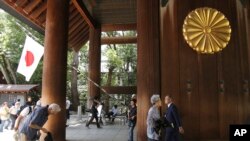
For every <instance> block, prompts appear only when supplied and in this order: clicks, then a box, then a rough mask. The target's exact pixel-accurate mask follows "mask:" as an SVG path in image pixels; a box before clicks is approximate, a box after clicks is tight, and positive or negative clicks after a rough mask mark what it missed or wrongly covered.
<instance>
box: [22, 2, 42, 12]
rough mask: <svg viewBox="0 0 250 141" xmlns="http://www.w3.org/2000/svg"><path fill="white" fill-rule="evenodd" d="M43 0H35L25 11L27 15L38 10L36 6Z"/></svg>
mask: <svg viewBox="0 0 250 141" xmlns="http://www.w3.org/2000/svg"><path fill="white" fill-rule="evenodd" d="M41 1H42V0H34V1H31V2H30V3H29V4H28V5H27V6H26V7H25V8H24V9H23V11H24V12H25V13H26V14H28V15H29V14H30V12H32V10H34V9H35V8H36V6H37V5H38V4H39V3H40V2H41Z"/></svg>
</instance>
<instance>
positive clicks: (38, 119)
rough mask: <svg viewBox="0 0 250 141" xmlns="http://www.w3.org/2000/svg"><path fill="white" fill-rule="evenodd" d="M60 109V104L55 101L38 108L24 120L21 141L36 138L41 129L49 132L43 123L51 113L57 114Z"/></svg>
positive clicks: (31, 140)
mask: <svg viewBox="0 0 250 141" xmlns="http://www.w3.org/2000/svg"><path fill="white" fill-rule="evenodd" d="M60 111H61V108H60V106H59V105H58V104H55V103H52V104H50V105H47V106H44V107H38V108H36V109H35V110H34V111H33V112H32V113H31V115H30V116H29V117H27V119H26V120H25V121H24V124H23V126H22V127H20V128H21V129H20V133H21V141H34V140H36V138H37V132H38V131H39V130H41V131H43V132H44V133H48V130H47V129H46V128H44V127H43V125H44V124H45V123H46V122H47V120H48V116H49V115H55V114H57V113H58V112H60Z"/></svg>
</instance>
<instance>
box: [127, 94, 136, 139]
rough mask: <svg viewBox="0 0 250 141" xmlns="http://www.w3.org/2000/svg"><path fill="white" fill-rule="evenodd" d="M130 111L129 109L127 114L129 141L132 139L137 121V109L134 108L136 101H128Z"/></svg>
mask: <svg viewBox="0 0 250 141" xmlns="http://www.w3.org/2000/svg"><path fill="white" fill-rule="evenodd" d="M130 105H131V107H130V109H129V111H130V112H129V114H128V120H129V121H128V126H129V138H128V140H129V141H133V138H134V128H135V125H136V119H137V107H136V100H135V99H132V100H131V101H130Z"/></svg>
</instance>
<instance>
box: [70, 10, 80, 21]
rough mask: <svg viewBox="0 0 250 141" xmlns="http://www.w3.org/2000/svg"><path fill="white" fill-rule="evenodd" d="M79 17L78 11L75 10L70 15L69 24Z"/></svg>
mask: <svg viewBox="0 0 250 141" xmlns="http://www.w3.org/2000/svg"><path fill="white" fill-rule="evenodd" d="M77 15H78V11H77V9H74V10H73V11H72V13H70V15H69V23H70V21H71V20H72V19H74V18H75V17H76V16H77Z"/></svg>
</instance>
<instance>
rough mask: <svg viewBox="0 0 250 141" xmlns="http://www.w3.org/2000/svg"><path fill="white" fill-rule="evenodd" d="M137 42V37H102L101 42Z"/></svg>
mask: <svg viewBox="0 0 250 141" xmlns="http://www.w3.org/2000/svg"><path fill="white" fill-rule="evenodd" d="M134 43H137V37H103V38H101V44H134Z"/></svg>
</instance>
